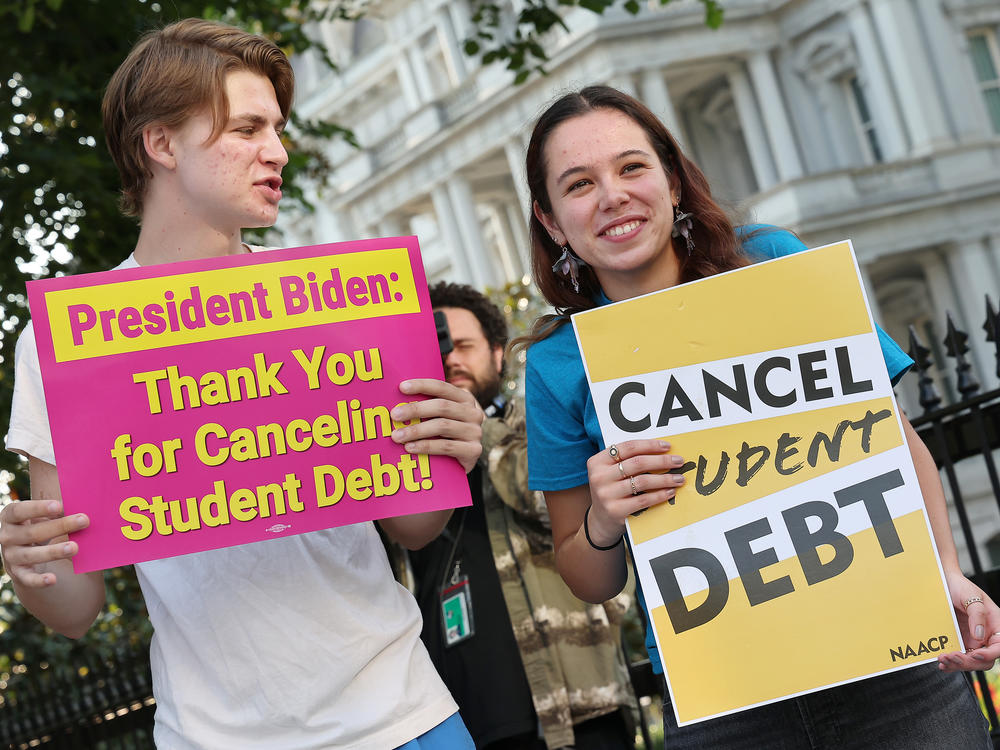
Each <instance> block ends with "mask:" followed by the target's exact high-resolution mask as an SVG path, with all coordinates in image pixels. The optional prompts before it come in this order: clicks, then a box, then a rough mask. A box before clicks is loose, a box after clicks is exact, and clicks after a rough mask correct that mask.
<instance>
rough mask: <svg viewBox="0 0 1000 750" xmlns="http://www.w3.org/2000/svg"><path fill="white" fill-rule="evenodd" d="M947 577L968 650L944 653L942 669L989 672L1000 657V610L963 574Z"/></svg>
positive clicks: (948, 575)
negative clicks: (984, 670)
mask: <svg viewBox="0 0 1000 750" xmlns="http://www.w3.org/2000/svg"><path fill="white" fill-rule="evenodd" d="M945 578H946V579H947V580H948V590H949V591H950V592H951V600H952V605H953V606H954V607H955V612H956V613H957V614H958V625H959V628H960V629H961V631H962V639H963V640H964V641H965V646H966V649H967V650H966V652H965V653H962V652H961V651H953V652H951V653H948V654H942V655H941V656H939V657H938V668H939V669H942V670H944V671H946V672H959V671H963V670H965V671H969V670H978V669H989V668H990V667H992V666H993V662H994V661H996V659H998V658H1000V607H997V605H996V604H995V603H994V602H993V600H992V599H990V597H988V596H987V595H986V593H985V592H984V591H983V590H982V589H981V588H979V587H978V586H976V584H974V583H973V582H972V581H970V580H969V579H968V578H966V577H965V575H964V574H963V573H962V572H961V571H957V570H956V571H951V572H947V573H945ZM966 602H968V604H966Z"/></svg>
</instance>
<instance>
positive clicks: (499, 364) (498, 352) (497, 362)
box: [493, 346, 503, 374]
mask: <svg viewBox="0 0 1000 750" xmlns="http://www.w3.org/2000/svg"><path fill="white" fill-rule="evenodd" d="M493 366H494V367H495V368H496V371H497V374H499V373H501V372H503V347H502V346H494V347H493Z"/></svg>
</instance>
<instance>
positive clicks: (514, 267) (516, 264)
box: [489, 203, 521, 284]
mask: <svg viewBox="0 0 1000 750" xmlns="http://www.w3.org/2000/svg"><path fill="white" fill-rule="evenodd" d="M489 210H490V223H491V224H492V225H493V232H494V234H495V235H496V237H497V244H499V245H500V265H501V266H502V268H503V274H502V278H501V279H500V283H501V284H504V283H506V282H508V281H513V280H514V279H518V278H520V277H521V259H520V258H519V257H518V255H517V246H516V244H515V241H514V235H513V233H512V232H511V231H510V225H509V224H508V223H507V213H506V212H505V211H504V210H503V206H502V205H500V204H499V203H491V204H490V206H489Z"/></svg>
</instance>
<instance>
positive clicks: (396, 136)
mask: <svg viewBox="0 0 1000 750" xmlns="http://www.w3.org/2000/svg"><path fill="white" fill-rule="evenodd" d="M500 5H501V6H503V8H504V10H505V12H506V14H507V17H508V18H510V19H512V18H513V17H514V12H515V11H516V10H517V9H518V8H519V1H518V0H502V1H501V2H500ZM723 5H724V7H725V11H726V12H725V21H724V23H723V25H722V27H721V28H720V29H718V30H712V29H709V28H707V27H706V26H705V25H704V14H703V6H702V5H701V3H699V2H696V0H673V2H671V3H670V4H669V5H667V6H665V7H661V6H660V4H659V2H656V0H652V1H651V2H649V3H648V5H644V7H643V9H642V11H641V12H640V13H639V14H638V15H636V16H632V15H629V14H627V13H625V12H624V11H621V10H611V11H608V12H607V13H606V14H605V15H603V16H598V15H595V14H593V13H590V12H589V11H586V10H582V9H579V8H574V9H571V10H569V11H568V12H566V14H565V16H564V20H565V22H566V24H567V26H568V27H569V31H564V30H561V29H560V30H559V31H558V32H556V33H553V34H551V35H550V36H549V37H548V38H547V39H546V41H545V46H546V49H547V51H548V53H549V55H550V58H551V61H550V62H549V63H548V64H547V65H546V69H547V71H548V75H547V76H544V77H543V76H534V77H532V78H531V79H529V81H528V82H527V83H525V84H522V85H520V86H514V85H513V76H512V74H511V73H509V72H508V71H506V70H504V69H503V68H502V67H501V66H499V65H490V66H485V67H484V66H481V65H480V64H479V62H478V60H476V59H473V58H469V57H466V56H465V55H464V54H463V52H462V41H463V40H464V39H465V38H466V37H467V36H469V35H470V34H471V22H470V13H471V10H470V3H469V2H468V0H411V1H407V0H385V1H383V0H379V1H376V2H373V3H371V4H370V6H369V10H368V15H367V16H366V17H365V19H364V20H363V21H361V22H357V23H347V22H343V21H339V22H331V23H329V24H325V25H324V26H322V27H321V28H320V29H318V30H317V33H318V34H319V35H320V36H321V38H322V39H323V41H324V42H325V43H326V44H327V46H328V47H329V49H330V51H331V57H332V58H333V59H334V61H335V62H336V63H337V64H338V66H339V68H340V69H339V70H338V71H337V72H333V71H330V70H329V69H328V68H325V67H324V66H323V65H322V64H320V63H319V62H318V61H317V60H315V59H313V58H310V57H308V56H306V57H303V58H301V59H298V60H296V61H295V64H296V71H297V75H298V86H299V95H298V101H297V104H296V107H297V110H298V113H299V114H300V115H302V116H304V117H307V118H318V119H328V120H331V121H335V122H337V123H339V124H340V125H343V126H345V127H348V128H351V129H352V130H353V131H354V133H355V135H356V137H357V139H358V142H359V143H360V145H361V148H360V149H355V148H353V147H351V146H349V145H348V144H346V143H344V142H335V143H331V144H329V146H328V147H327V148H326V155H327V157H328V159H329V160H330V163H331V165H332V169H333V175H332V177H331V179H330V182H329V185H328V186H327V187H326V188H325V189H323V190H322V191H317V192H316V193H315V194H314V195H313V196H311V197H312V198H313V200H314V201H315V203H316V206H317V210H316V212H315V214H313V215H310V216H306V217H295V219H294V220H293V221H290V222H286V223H285V224H284V225H283V229H284V231H285V233H286V241H288V242H289V243H295V244H313V243H319V242H335V241H339V240H348V239H358V238H365V237H376V236H390V235H400V234H416V235H418V237H419V238H420V244H421V249H422V252H423V255H424V263H425V267H426V270H427V274H428V277H429V278H431V279H438V278H447V279H449V280H454V281H464V282H467V283H471V284H473V285H474V286H477V287H479V288H483V287H497V286H500V285H502V284H504V283H505V282H507V281H511V280H514V279H517V278H520V277H521V276H522V275H523V274H525V273H527V272H528V238H527V231H526V216H527V211H528V197H527V189H526V185H525V179H524V151H525V147H526V145H527V139H528V137H529V134H530V130H531V126H532V124H533V120H534V118H535V117H536V116H537V115H538V114H539V113H540V112H541V111H542V110H543V109H544V108H545V106H546V105H547V104H548V103H550V102H551V101H552V100H554V99H555V98H556V97H557V96H559V95H560V94H562V93H564V92H566V91H568V90H572V89H575V88H579V87H581V86H584V85H588V84H592V83H608V84H611V85H613V86H616V87H618V88H620V89H622V90H624V91H627V92H628V93H631V94H633V95H635V96H637V97H638V98H640V99H641V100H642V101H644V102H645V103H646V104H647V105H648V106H649V107H650V108H651V109H652V110H653V111H654V112H656V113H657V114H658V115H659V116H660V117H661V119H662V120H663V121H664V122H665V123H666V125H667V127H668V128H669V129H670V130H671V131H672V132H673V133H674V135H675V136H676V137H677V138H678V140H679V141H680V142H681V144H682V147H683V148H684V149H685V152H686V153H687V154H688V156H689V157H691V158H692V159H693V160H694V161H695V162H696V163H697V164H699V166H701V167H702V169H703V170H704V171H705V173H706V174H707V176H708V178H709V182H710V183H711V185H712V186H713V190H714V191H715V193H716V195H717V197H719V198H721V199H723V200H724V201H726V202H728V203H730V204H731V205H733V206H734V213H735V215H737V216H739V217H741V218H742V219H743V220H752V221H760V222H764V223H769V224H777V225H780V226H784V227H787V228H790V229H792V230H794V231H795V232H797V233H798V234H799V236H800V237H802V239H803V240H804V241H805V242H806V243H807V244H808V245H810V246H817V245H821V244H825V243H828V242H833V241H836V240H841V239H844V238H850V239H851V240H853V242H854V247H855V251H856V253H857V255H858V260H859V263H860V264H861V267H862V271H863V274H864V276H865V279H866V286H867V290H868V296H869V302H870V305H871V307H872V312H873V314H874V317H875V319H876V320H877V321H878V322H879V323H880V324H881V325H882V326H883V327H884V328H885V329H886V330H887V331H888V332H889V333H890V334H891V335H892V336H893V337H894V338H896V340H897V341H899V342H900V343H901V344H902V345H903V346H904V348H906V346H907V343H906V342H907V328H908V326H910V325H913V326H914V327H915V328H916V329H917V331H918V332H919V333H920V334H921V336H922V337H923V339H924V342H925V343H926V344H928V345H933V346H935V347H937V349H938V350H939V351H940V350H941V349H943V347H942V346H941V343H940V342H941V339H942V338H943V336H944V334H945V327H944V321H945V317H944V315H945V312H944V311H945V310H950V311H952V314H953V316H954V320H955V322H956V324H958V325H959V326H960V327H962V328H963V329H964V330H966V331H969V332H970V333H971V334H972V335H971V336H970V344H971V346H972V352H971V354H970V360H971V362H972V364H973V368H974V372H975V374H976V376H977V378H978V379H979V381H980V382H981V383H983V386H984V388H993V387H996V386H997V385H998V384H1000V381H998V379H997V377H996V369H997V363H996V359H995V356H994V353H993V350H992V347H991V346H990V345H988V344H987V343H986V342H985V340H984V339H983V336H982V335H981V326H982V325H983V321H984V320H985V312H986V306H985V298H986V295H987V294H988V295H990V297H991V299H992V300H993V302H994V304H996V303H997V299H998V297H1000V2H998V0H726V2H724V3H723ZM939 380H940V384H941V387H942V390H943V391H944V392H945V393H946V394H947V392H948V390H949V388H951V387H952V386H951V382H953V381H954V378H952V377H949V376H948V375H940V374H939ZM907 381H912V382H907V383H906V384H905V385H903V386H901V387H900V389H899V391H898V395H899V397H900V401H901V403H902V405H903V406H904V408H905V409H906V410H907V411H908V412H909V413H910V414H911V416H915V415H918V414H919V413H920V407H919V405H918V404H917V402H916V386H915V378H908V379H907ZM977 471H978V472H981V469H978V468H977ZM967 481H969V482H973V483H975V482H976V481H979V480H977V479H976V478H974V477H973V478H967ZM988 505H992V508H990V507H986V506H988ZM973 523H974V524H976V525H977V526H979V525H985V527H988V528H984V533H977V536H979V537H980V538H981V539H983V540H986V539H989V538H990V537H991V536H993V535H994V534H998V533H1000V517H998V514H997V512H996V506H995V504H992V501H991V502H990V503H988V504H984V508H983V510H982V514H981V517H979V516H977V517H976V518H974V519H973ZM977 532H978V529H977ZM998 539H1000V536H998ZM994 563H995V564H1000V559H997V560H995V561H994Z"/></svg>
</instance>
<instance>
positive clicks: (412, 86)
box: [396, 55, 423, 112]
mask: <svg viewBox="0 0 1000 750" xmlns="http://www.w3.org/2000/svg"><path fill="white" fill-rule="evenodd" d="M396 76H397V77H398V78H399V87H400V88H401V89H402V90H403V98H404V99H405V100H406V107H407V109H409V111H410V112H416V111H417V110H418V109H420V107H421V106H422V105H423V100H422V99H421V98H420V90H419V89H418V88H417V80H416V78H414V77H413V71H412V70H411V69H410V63H409V61H408V60H407V57H406V55H400V56H399V58H398V59H397V61H396Z"/></svg>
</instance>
